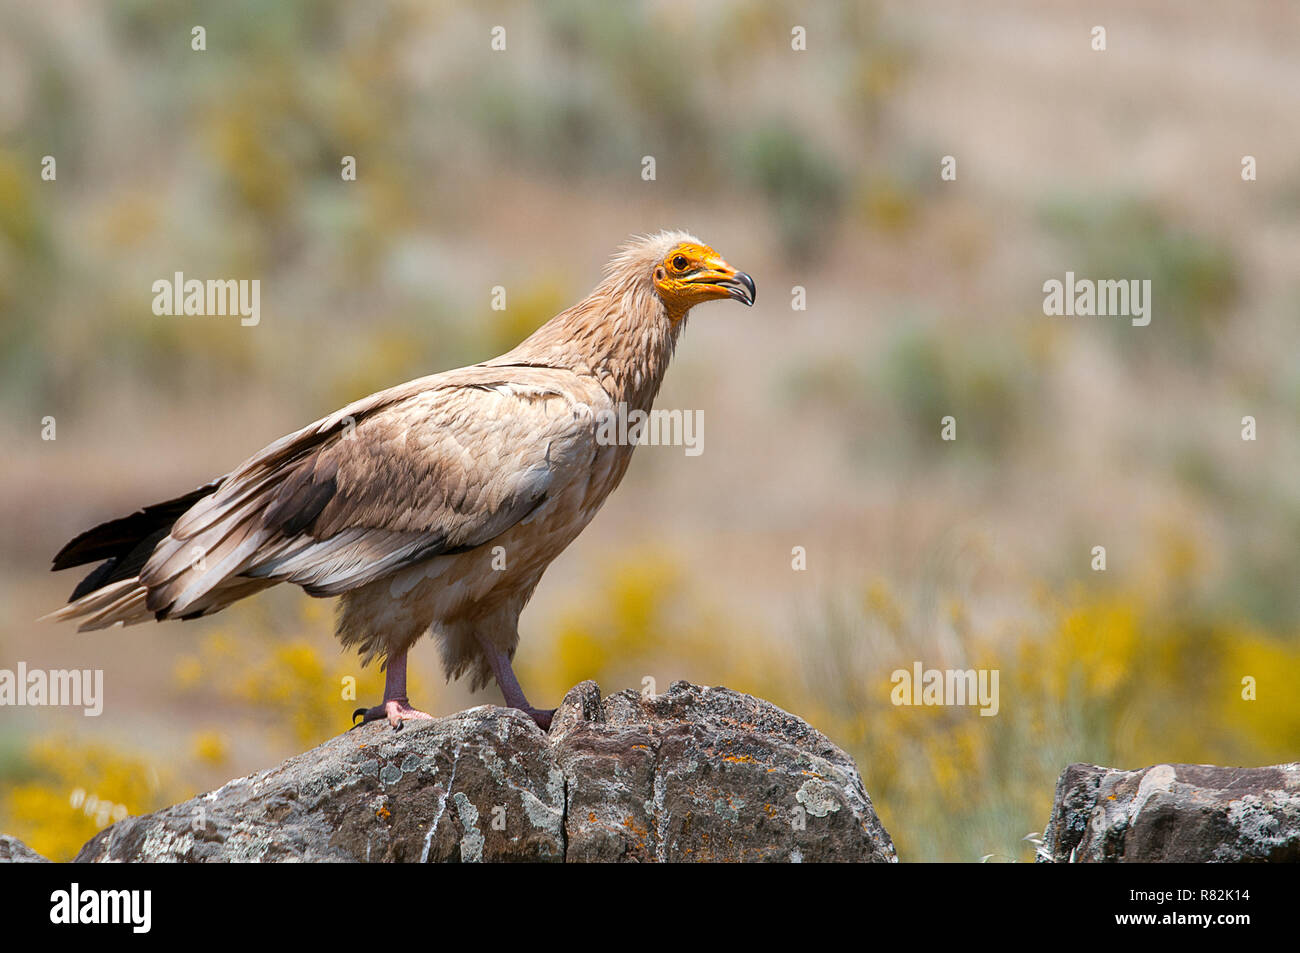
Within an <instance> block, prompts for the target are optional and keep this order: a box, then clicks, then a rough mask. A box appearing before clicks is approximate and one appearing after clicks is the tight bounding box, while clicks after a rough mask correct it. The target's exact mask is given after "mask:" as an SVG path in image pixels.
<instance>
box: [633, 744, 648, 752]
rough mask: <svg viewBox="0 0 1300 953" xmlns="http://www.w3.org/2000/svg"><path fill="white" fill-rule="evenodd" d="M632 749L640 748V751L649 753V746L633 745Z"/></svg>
mask: <svg viewBox="0 0 1300 953" xmlns="http://www.w3.org/2000/svg"><path fill="white" fill-rule="evenodd" d="M632 747H633V748H640V749H641V750H642V751H649V750H650V746H649V745H633V746H632Z"/></svg>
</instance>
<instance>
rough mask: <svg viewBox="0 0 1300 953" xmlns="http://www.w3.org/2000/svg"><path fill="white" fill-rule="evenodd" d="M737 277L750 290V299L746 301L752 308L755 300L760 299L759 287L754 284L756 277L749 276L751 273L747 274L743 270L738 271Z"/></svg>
mask: <svg viewBox="0 0 1300 953" xmlns="http://www.w3.org/2000/svg"><path fill="white" fill-rule="evenodd" d="M736 277H737V278H738V279H739V280H740V283H741V284H742V285H744V286H745V287H746V288H747V289H748V290H749V300H748V301H746V302H745V304H746V305H748V306H749V307H751V308H752V307H753V306H754V302H755V301H757V300H758V288H757V287H755V285H754V279H753V278H751V277H749V275H747V274H745V272H743V271H738V272H736Z"/></svg>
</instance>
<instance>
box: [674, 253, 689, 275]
mask: <svg viewBox="0 0 1300 953" xmlns="http://www.w3.org/2000/svg"><path fill="white" fill-rule="evenodd" d="M686 265H687V261H686V256H685V255H678V256H677V257H676V258H674V259H673V267H674V268H676V269H677V270H678V271H685V270H686Z"/></svg>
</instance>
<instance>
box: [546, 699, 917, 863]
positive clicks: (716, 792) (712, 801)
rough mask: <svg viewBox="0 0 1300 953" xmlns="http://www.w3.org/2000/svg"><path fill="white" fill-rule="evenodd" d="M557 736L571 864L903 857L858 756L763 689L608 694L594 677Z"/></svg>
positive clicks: (570, 702)
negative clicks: (757, 693)
mask: <svg viewBox="0 0 1300 953" xmlns="http://www.w3.org/2000/svg"><path fill="white" fill-rule="evenodd" d="M551 737H552V739H553V742H554V745H555V748H556V754H557V759H558V762H559V764H560V766H561V767H562V768H563V770H564V776H565V778H566V780H567V782H568V789H569V793H568V814H567V820H566V825H565V828H566V831H567V835H568V849H567V857H568V859H569V860H583V861H610V860H660V861H683V860H696V861H707V860H725V861H801V860H805V861H834V860H840V861H894V860H896V859H897V858H896V857H895V855H894V847H893V843H892V842H891V841H890V838H889V834H888V833H886V832H885V829H884V827H882V826H881V823H880V820H879V819H878V818H877V817H876V812H875V811H874V810H873V809H872V806H871V799H870V798H869V797H868V796H867V792H866V791H865V790H864V789H863V787H862V780H861V778H860V777H859V776H858V771H857V768H856V767H855V766H854V764H853V761H852V759H850V758H849V757H848V755H846V754H845V753H844V752H843V751H841V750H840V749H839V748H837V747H835V745H833V744H831V742H830V741H829V740H828V739H827V738H826V737H825V736H824V735H822V734H821V733H820V732H818V731H816V730H814V729H813V728H811V727H810V726H809V725H808V724H807V723H806V722H804V721H802V720H800V719H798V718H796V717H794V716H793V715H790V714H787V713H786V712H784V711H782V710H781V709H779V708H777V707H776V706H775V705H772V704H770V703H768V702H765V701H762V700H760V699H757V698H753V697H752V696H749V695H742V694H740V693H739V692H733V691H730V690H728V689H725V688H700V687H698V686H695V685H690V684H688V683H686V682H677V683H675V684H674V685H673V686H672V687H671V688H670V689H669V690H668V691H667V692H666V693H665V694H663V695H655V696H651V697H648V698H645V697H642V696H641V695H640V694H638V693H636V692H633V691H630V690H629V691H623V692H619V693H618V694H615V695H611V696H609V697H608V698H606V699H605V700H604V701H603V702H602V701H601V699H600V691H599V689H598V688H597V687H596V685H595V684H594V683H592V682H585V683H583V684H582V685H579V686H578V687H577V688H575V689H573V690H572V691H571V692H570V693H569V695H568V697H567V698H566V699H565V704H564V707H563V708H562V709H561V711H560V713H558V714H557V717H556V720H555V723H554V724H553V725H552V728H551Z"/></svg>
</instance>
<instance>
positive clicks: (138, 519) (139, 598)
mask: <svg viewBox="0 0 1300 953" xmlns="http://www.w3.org/2000/svg"><path fill="white" fill-rule="evenodd" d="M222 479H224V477H223V478H219V479H216V480H213V481H212V482H211V483H208V484H206V485H204V486H201V487H199V488H198V489H197V490H193V491H192V492H190V493H186V494H185V495H184V496H178V497H176V499H174V500H167V501H165V502H162V503H155V504H153V505H152V506H146V507H145V508H144V509H142V510H138V511H137V512H135V513H132V514H131V515H130V516H124V517H122V518H121V519H115V520H110V521H108V522H107V523H101V524H100V525H98V526H96V527H94V528H93V529H89V530H87V531H86V532H84V533H82V534H81V535H79V536H77V537H76V538H75V539H73V540H72V541H71V542H69V543H68V544H67V545H66V546H64V547H63V548H62V549H61V550H59V552H58V554H57V555H56V556H55V557H54V560H53V567H52V568H53V569H54V570H55V571H57V570H60V569H68V568H70V567H73V566H81V565H85V564H86V563H92V562H99V561H100V560H103V561H102V562H100V564H99V565H98V566H96V567H95V568H94V569H92V570H91V571H90V573H89V574H87V576H86V577H85V578H84V579H82V580H81V582H79V583H78V584H77V586H76V588H75V589H73V590H72V595H71V597H70V598H69V599H68V604H67V605H65V606H63V607H62V608H61V609H58V610H56V611H55V612H51V613H50V614H49V615H47V616H45V617H44V618H46V619H51V620H54V621H67V620H77V621H79V622H80V623H81V624H80V625H79V626H78V628H79V630H80V631H87V630H90V629H103V628H107V627H109V626H111V625H114V624H116V623H119V622H121V623H124V624H126V625H134V624H136V623H137V622H147V621H149V620H150V619H153V618H154V613H153V612H151V611H150V610H149V607H148V596H149V591H148V589H147V587H146V586H145V585H144V584H143V583H142V582H141V580H140V573H141V572H142V570H143V569H144V566H145V563H146V562H148V560H149V557H150V556H151V555H152V554H153V551H154V550H155V549H156V548H157V547H158V543H159V542H161V541H162V540H163V539H164V538H166V536H167V534H168V532H169V531H170V530H171V528H172V526H173V524H175V522H176V520H177V519H179V518H180V517H181V516H182V515H183V514H184V513H185V512H187V511H188V510H189V509H190V508H191V507H192V506H194V504H195V503H197V502H199V501H200V500H202V499H203V498H204V497H206V496H210V495H211V494H212V493H213V492H215V490H216V489H217V487H218V486H220V484H221V481H222ZM218 603H220V604H218ZM226 604H228V603H227V602H225V601H223V600H221V599H212V600H208V603H207V605H205V606H203V607H201V608H200V610H199V611H197V612H196V613H195V614H196V615H201V614H203V612H204V611H215V610H216V608H221V607H222V606H224V605H226Z"/></svg>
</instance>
